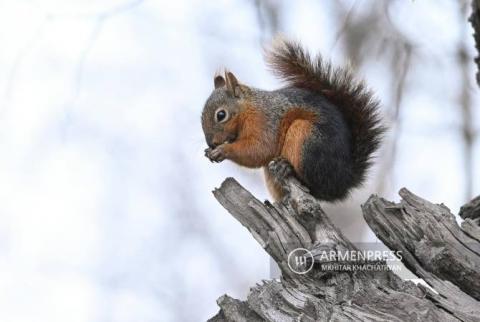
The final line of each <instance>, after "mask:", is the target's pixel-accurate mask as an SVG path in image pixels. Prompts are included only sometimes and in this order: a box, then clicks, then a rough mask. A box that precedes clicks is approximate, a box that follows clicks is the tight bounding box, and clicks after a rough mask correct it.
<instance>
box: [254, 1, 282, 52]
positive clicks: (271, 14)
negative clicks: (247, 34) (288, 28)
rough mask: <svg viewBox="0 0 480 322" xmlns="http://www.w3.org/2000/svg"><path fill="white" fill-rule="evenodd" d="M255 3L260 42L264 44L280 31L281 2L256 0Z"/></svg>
mask: <svg viewBox="0 0 480 322" xmlns="http://www.w3.org/2000/svg"><path fill="white" fill-rule="evenodd" d="M254 5H255V12H256V14H257V20H258V25H259V27H260V44H261V45H262V44H264V43H265V41H266V40H268V39H270V38H272V37H273V36H275V35H276V34H277V33H278V31H279V27H280V21H279V4H278V2H276V1H272V0H254Z"/></svg>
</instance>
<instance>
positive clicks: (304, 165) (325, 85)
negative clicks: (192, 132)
mask: <svg viewBox="0 0 480 322" xmlns="http://www.w3.org/2000/svg"><path fill="white" fill-rule="evenodd" d="M265 60H266V61H267V64H268V65H269V66H270V68H271V69H272V71H273V73H274V74H276V75H277V76H279V77H280V78H281V79H283V80H284V81H286V83H287V85H286V86H285V87H283V88H280V89H278V90H273V91H264V90H260V89H257V88H254V87H250V86H247V85H244V84H241V83H239V82H238V80H237V78H236V77H235V76H234V74H233V73H232V72H230V71H225V73H224V76H221V75H218V74H217V75H216V76H215V77H214V90H213V92H212V94H211V95H210V97H209V98H208V99H207V101H206V103H205V106H204V109H203V112H202V116H201V121H202V128H203V132H204V134H205V139H206V142H207V145H208V148H207V149H206V150H205V156H206V157H208V158H209V159H210V161H212V162H221V161H223V160H225V159H228V160H231V161H233V162H235V163H237V164H239V165H241V166H245V167H248V168H261V167H263V169H264V172H265V179H266V184H267V188H268V190H269V191H270V193H271V195H272V196H273V198H274V199H275V200H280V199H281V198H282V197H283V196H284V195H285V191H283V189H282V185H281V184H280V181H279V180H280V179H279V178H283V179H284V178H286V176H289V175H294V176H295V177H296V178H297V179H298V180H299V181H300V182H301V183H302V184H303V185H305V186H306V187H307V188H308V189H309V190H310V193H311V194H312V195H313V196H314V197H316V198H318V199H320V200H324V201H340V200H342V199H345V198H346V197H347V196H348V195H349V192H350V191H351V190H352V189H353V188H356V187H359V186H360V185H361V184H362V183H363V181H364V180H365V177H366V172H367V170H368V168H369V167H370V165H371V163H372V154H373V153H374V152H375V151H376V150H377V149H378V147H379V145H380V142H381V139H382V134H383V133H384V131H385V128H384V126H383V125H382V122H381V118H380V116H379V105H380V103H379V101H378V100H377V99H375V98H374V95H373V93H372V91H370V90H369V89H367V87H366V85H365V84H364V82H363V81H357V80H355V78H354V76H353V75H352V73H351V72H350V71H349V70H348V69H347V68H343V67H333V65H332V64H331V63H330V62H328V61H325V60H324V59H323V58H322V57H321V56H320V55H318V56H317V57H315V58H311V56H310V54H309V53H308V51H306V50H305V49H304V48H303V47H302V46H301V45H300V43H298V42H295V41H290V40H285V39H277V40H276V41H274V43H273V45H272V47H271V48H270V50H267V51H266V54H265ZM273 167H276V170H273Z"/></svg>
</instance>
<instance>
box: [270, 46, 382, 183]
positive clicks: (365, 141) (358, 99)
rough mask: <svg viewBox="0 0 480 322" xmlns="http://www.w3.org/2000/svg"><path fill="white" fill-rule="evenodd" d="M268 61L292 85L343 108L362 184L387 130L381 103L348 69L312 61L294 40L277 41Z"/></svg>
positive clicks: (356, 176) (356, 172)
mask: <svg viewBox="0 0 480 322" xmlns="http://www.w3.org/2000/svg"><path fill="white" fill-rule="evenodd" d="M266 60H267V63H268V64H269V65H270V67H271V68H272V70H273V72H274V73H275V74H276V75H277V76H279V77H280V78H282V79H284V80H285V81H287V82H288V84H289V85H290V86H294V87H299V88H304V89H307V90H311V91H316V92H319V93H322V94H323V95H324V96H325V97H326V98H327V99H328V100H329V101H331V102H332V103H333V104H334V105H335V106H337V107H338V108H339V109H340V111H341V113H342V114H343V116H344V118H345V120H346V122H347V125H348V127H349V128H350V131H351V133H352V141H351V142H352V157H353V174H354V178H353V186H358V185H360V184H361V183H362V182H363V180H364V179H365V175H366V170H367V169H368V167H369V166H370V164H371V157H372V154H373V152H375V150H377V148H378V146H379V144H380V141H381V137H382V134H383V132H384V131H385V128H384V127H383V126H382V125H381V124H380V117H379V114H378V107H379V101H378V100H376V99H375V98H374V95H373V93H372V92H371V91H370V90H369V89H368V88H367V87H366V85H365V84H364V82H362V81H357V80H355V78H354V76H353V75H352V73H351V72H350V71H349V70H348V69H346V68H336V67H333V66H332V64H331V63H330V62H328V61H324V60H323V59H322V57H321V56H317V57H315V58H311V57H310V55H309V53H308V52H306V51H305V50H304V49H303V47H302V46H301V45H300V44H298V43H296V42H293V41H287V40H284V39H277V40H276V41H275V42H274V44H273V46H272V48H271V49H270V50H268V51H267V53H266Z"/></svg>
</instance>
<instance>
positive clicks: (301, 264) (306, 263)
mask: <svg viewBox="0 0 480 322" xmlns="http://www.w3.org/2000/svg"><path fill="white" fill-rule="evenodd" d="M288 267H289V268H290V270H291V271H292V272H294V273H297V274H306V273H308V272H309V271H310V270H311V269H312V268H313V255H312V253H311V252H310V251H309V250H308V249H305V248H296V249H294V250H292V251H291V252H290V254H288Z"/></svg>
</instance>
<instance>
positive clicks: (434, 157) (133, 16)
mask: <svg viewBox="0 0 480 322" xmlns="http://www.w3.org/2000/svg"><path fill="white" fill-rule="evenodd" d="M469 13H470V6H469V4H468V3H467V2H466V1H454V0H450V1H447V0H444V1H434V0H430V1H400V0H397V1H374V0H363V1H361V0H355V1H347V0H342V1H334V0H324V1H314V0H310V1H307V0H301V1H288V0H284V1H280V0H279V1H275V0H250V1H248V0H243V1H240V0H236V1H234V0H232V1H226V0H220V1H200V0H191V1H187V0H176V1H158V0H157V1H156V0H103V1H94V0H82V1H80V0H76V1H75V0H70V1H65V0H64V1H60V0H41V1H40V0H0V44H1V46H0V320H1V321H10V322H14V321H29V322H30V321H49V322H54V321H70V322H76V321H79V322H80V321H102V322H103V321H201V320H206V319H207V318H209V317H211V316H213V315H214V314H215V313H216V312H217V310H218V309H217V306H216V303H215V300H216V299H217V298H218V297H219V296H221V295H222V294H224V293H228V294H230V295H232V296H234V297H237V298H244V297H245V296H246V294H247V293H248V288H249V287H250V286H253V285H254V284H255V283H256V282H258V281H260V280H261V279H268V278H270V265H269V260H268V256H267V254H266V253H265V252H264V251H263V249H262V248H261V247H260V246H259V245H258V244H257V243H256V242H255V240H254V239H253V238H252V237H251V236H250V234H249V233H248V232H247V231H246V229H244V228H243V227H242V226H241V225H240V224H239V223H237V222H236V221H235V220H234V219H233V218H232V217H231V216H230V215H229V214H228V213H227V212H226V211H225V210H224V209H223V208H222V207H221V206H220V205H219V204H218V203H217V202H216V201H215V199H214V198H213V195H212V194H211V191H212V190H213V189H214V188H215V187H218V186H219V185H220V183H221V182H222V181H223V179H224V178H225V177H227V176H233V177H235V178H236V179H237V180H238V181H239V182H240V183H241V184H243V185H244V186H245V187H247V188H248V189H249V190H251V191H252V192H253V193H254V194H255V195H256V196H258V198H260V199H267V198H269V197H268V194H267V192H266V189H265V188H264V186H263V182H262V180H263V179H262V174H261V171H256V170H247V169H242V168H240V167H238V166H236V165H234V164H232V163H230V162H223V163H221V164H211V163H210V162H209V161H208V160H207V159H206V158H205V157H204V156H203V150H204V148H205V147H206V144H205V142H204V138H203V133H202V130H201V126H200V113H201V110H202V107H203V104H204V102H205V100H206V98H207V96H208V95H209V94H210V92H211V90H212V89H213V75H214V72H215V71H216V70H218V69H219V68H221V67H228V68H229V69H231V70H232V71H233V72H234V73H235V74H236V75H237V76H238V78H239V80H240V81H242V82H244V83H246V84H249V85H252V86H255V87H259V88H264V89H275V88H277V87H279V86H281V85H282V84H281V83H280V82H279V81H278V80H276V79H275V78H274V77H273V76H272V75H271V74H270V73H269V72H268V70H267V69H266V68H265V65H264V63H263V60H262V48H263V47H264V46H265V45H268V44H269V42H270V40H271V38H272V37H273V36H274V35H275V34H277V33H283V34H284V35H285V36H287V37H290V38H296V39H298V40H300V41H301V42H302V43H303V44H304V45H305V46H306V47H307V48H308V49H309V50H310V51H311V52H321V53H322V54H323V55H324V56H326V57H328V58H330V59H331V60H332V61H333V62H334V63H336V64H347V63H348V64H350V65H351V66H352V69H353V70H354V71H355V72H356V73H357V74H358V75H359V77H363V78H365V79H366V80H367V82H368V84H369V85H370V87H371V88H372V89H374V90H375V92H376V93H377V95H378V97H379V98H380V99H381V101H382V108H383V110H382V113H383V115H384V118H385V120H386V122H387V123H388V124H389V127H390V130H389V133H388V136H387V138H386V140H385V144H384V145H383V147H382V150H381V151H379V153H378V156H377V164H376V166H375V167H374V169H372V171H371V173H370V178H369V182H368V184H366V186H365V188H364V189H362V190H357V191H355V192H354V193H353V194H352V196H351V198H350V199H349V200H348V201H347V202H345V203H342V204H337V205H326V208H327V211H328V213H329V215H330V216H331V217H332V219H333V220H334V221H335V222H336V223H337V224H338V225H339V226H340V227H341V228H342V230H344V231H345V232H346V233H347V235H348V236H350V238H352V239H353V240H354V241H364V240H374V238H373V237H372V234H371V233H370V232H369V231H368V229H366V228H365V225H364V223H363V219H362V216H361V211H360V204H361V203H362V202H364V201H365V200H366V199H367V197H368V196H369V194H371V193H377V194H379V195H381V196H384V197H385V198H387V199H391V200H398V196H397V191H398V190H399V188H401V187H408V188H409V189H410V190H411V191H413V192H414V193H416V194H419V195H421V196H422V197H424V198H426V199H429V200H431V201H433V202H437V203H440V202H443V203H444V204H445V205H447V206H448V207H449V208H450V209H451V210H452V211H453V212H454V213H457V212H458V209H459V207H460V206H461V205H462V204H463V203H465V202H466V201H468V200H469V199H470V198H471V197H473V196H475V195H478V194H480V167H479V165H480V147H479V144H480V143H479V140H478V139H477V138H478V130H479V126H480V112H479V110H478V106H479V103H480V96H479V88H478V86H477V84H476V83H475V81H474V75H475V72H476V68H475V66H474V64H473V57H474V56H476V55H477V53H476V52H475V50H474V45H473V38H472V30H471V27H470V24H469V23H468V21H467V17H468V15H469Z"/></svg>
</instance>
